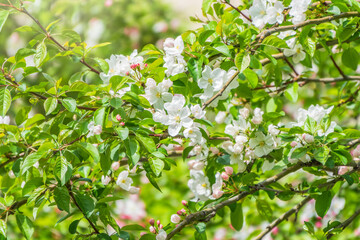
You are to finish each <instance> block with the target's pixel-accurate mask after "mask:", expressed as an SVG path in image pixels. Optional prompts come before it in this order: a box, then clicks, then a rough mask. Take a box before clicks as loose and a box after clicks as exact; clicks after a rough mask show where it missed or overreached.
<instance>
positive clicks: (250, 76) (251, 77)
mask: <svg viewBox="0 0 360 240" xmlns="http://www.w3.org/2000/svg"><path fill="white" fill-rule="evenodd" d="M243 74H244V75H245V77H246V79H247V80H248V81H249V83H250V85H251V87H253V88H255V87H256V86H257V84H258V81H259V78H258V75H257V74H256V73H255V72H254V71H253V70H251V69H249V68H248V69H245V71H244V72H243Z"/></svg>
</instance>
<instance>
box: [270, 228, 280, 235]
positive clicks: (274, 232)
mask: <svg viewBox="0 0 360 240" xmlns="http://www.w3.org/2000/svg"><path fill="white" fill-rule="evenodd" d="M271 233H272V234H273V235H277V234H278V233H279V228H278V227H274V228H273V230H272V231H271Z"/></svg>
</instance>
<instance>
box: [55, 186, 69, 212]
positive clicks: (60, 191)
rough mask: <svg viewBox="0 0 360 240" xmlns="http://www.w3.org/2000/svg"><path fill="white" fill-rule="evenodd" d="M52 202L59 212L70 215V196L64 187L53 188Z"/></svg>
mask: <svg viewBox="0 0 360 240" xmlns="http://www.w3.org/2000/svg"><path fill="white" fill-rule="evenodd" d="M54 200H55V202H56V205H57V206H58V208H59V209H60V210H65V211H66V212H68V213H70V195H69V192H68V190H67V189H66V187H56V188H55V190H54Z"/></svg>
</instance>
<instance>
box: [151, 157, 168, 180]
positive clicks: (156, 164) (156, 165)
mask: <svg viewBox="0 0 360 240" xmlns="http://www.w3.org/2000/svg"><path fill="white" fill-rule="evenodd" d="M149 163H150V167H151V170H153V172H154V173H155V175H156V176H157V177H158V176H159V175H160V173H161V171H162V170H163V169H164V165H165V164H164V162H163V161H162V160H161V159H159V158H149Z"/></svg>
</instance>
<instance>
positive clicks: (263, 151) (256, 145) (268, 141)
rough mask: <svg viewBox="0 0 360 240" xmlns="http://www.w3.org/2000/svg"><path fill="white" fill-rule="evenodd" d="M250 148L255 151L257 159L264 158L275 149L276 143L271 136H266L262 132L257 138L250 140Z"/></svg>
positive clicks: (256, 134) (257, 133) (258, 133)
mask: <svg viewBox="0 0 360 240" xmlns="http://www.w3.org/2000/svg"><path fill="white" fill-rule="evenodd" d="M249 146H250V147H251V148H252V149H254V153H255V155H256V156H257V157H262V156H265V155H267V154H269V153H270V152H271V151H272V150H273V149H274V141H273V139H272V137H271V136H270V135H268V136H265V135H264V134H263V133H262V132H256V133H255V138H251V139H250V141H249Z"/></svg>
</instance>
